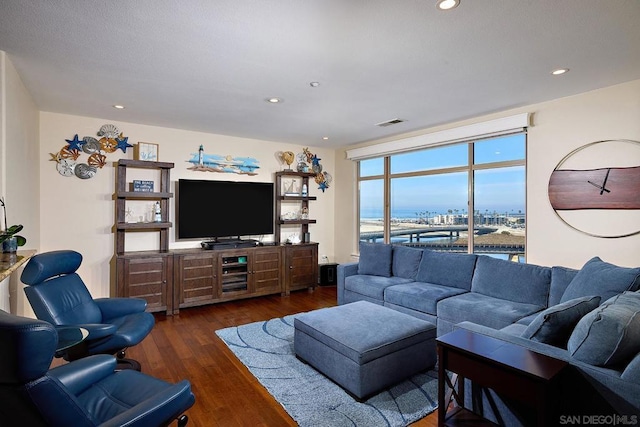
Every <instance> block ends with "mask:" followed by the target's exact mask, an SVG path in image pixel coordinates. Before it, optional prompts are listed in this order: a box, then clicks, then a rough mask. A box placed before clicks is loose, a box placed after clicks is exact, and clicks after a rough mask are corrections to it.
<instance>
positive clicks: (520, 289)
mask: <svg viewBox="0 0 640 427" xmlns="http://www.w3.org/2000/svg"><path fill="white" fill-rule="evenodd" d="M550 283H551V268H549V267H541V266H539V265H534V264H519V263H517V262H513V261H505V260H502V259H496V258H491V257H489V256H486V255H480V256H478V261H477V262H476V269H475V273H474V274H473V280H472V282H471V291H472V292H477V293H480V294H483V295H487V296H490V297H495V298H499V299H503V300H509V301H513V302H520V303H524V304H533V305H536V306H540V307H542V308H545V307H547V301H548V299H549V287H550Z"/></svg>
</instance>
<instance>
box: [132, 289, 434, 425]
mask: <svg viewBox="0 0 640 427" xmlns="http://www.w3.org/2000/svg"><path fill="white" fill-rule="evenodd" d="M333 305H336V288H335V286H327V287H316V289H315V290H314V291H297V292H292V293H291V295H290V296H288V297H281V296H279V295H275V296H268V297H261V298H254V299H247V300H241V301H234V302H228V303H223V304H214V305H209V306H203V307H195V308H189V309H183V310H180V314H179V315H175V316H165V315H159V314H156V325H155V327H154V329H153V331H152V332H151V334H150V335H149V336H148V337H147V338H145V340H144V341H143V342H142V343H141V344H139V345H137V346H135V347H133V348H130V349H129V350H128V351H127V357H131V358H133V359H136V360H138V361H139V362H140V363H141V364H142V372H144V373H147V374H149V375H152V376H154V377H158V378H161V379H164V380H166V381H169V382H176V381H179V380H181V379H188V380H189V381H190V382H191V386H192V390H193V392H194V394H195V396H196V403H195V405H194V406H193V407H192V408H191V409H189V410H188V411H187V415H188V416H189V424H188V426H190V427H202V426H225V427H226V426H295V425H296V423H295V422H294V421H293V419H292V418H291V417H290V416H289V415H288V414H287V413H286V412H285V410H284V409H283V408H282V407H281V406H280V404H279V403H278V402H276V401H275V400H274V399H273V398H272V397H271V395H270V394H269V393H268V392H267V391H266V390H265V389H264V388H263V387H262V386H261V385H260V383H259V382H258V381H257V380H256V379H255V377H253V375H251V374H250V373H249V371H248V370H247V369H246V368H245V367H244V365H242V364H241V363H240V362H239V361H238V359H237V358H236V357H235V356H234V355H233V353H232V352H231V351H230V350H229V349H228V348H227V346H226V345H225V344H224V343H223V342H222V341H221V340H220V339H219V338H218V336H217V335H216V334H215V333H214V331H215V330H217V329H221V328H226V327H228V326H237V325H241V324H244V323H250V322H256V321H259V320H268V319H272V318H275V317H282V316H285V315H288V314H294V313H299V312H304V311H310V310H314V309H317V308H322V307H330V306H333ZM437 418H438V417H437V413H435V412H434V413H433V414H431V415H429V416H428V417H426V418H424V419H422V420H420V421H418V422H417V423H415V424H413V426H420V427H425V426H435V425H437Z"/></svg>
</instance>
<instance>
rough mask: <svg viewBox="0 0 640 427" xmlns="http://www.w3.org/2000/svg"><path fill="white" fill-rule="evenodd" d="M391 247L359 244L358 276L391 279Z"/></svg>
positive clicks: (376, 244) (382, 244) (383, 244)
mask: <svg viewBox="0 0 640 427" xmlns="http://www.w3.org/2000/svg"><path fill="white" fill-rule="evenodd" d="M391 254H392V247H391V245H388V244H385V243H366V242H360V260H359V261H358V274H367V275H370V276H382V277H391Z"/></svg>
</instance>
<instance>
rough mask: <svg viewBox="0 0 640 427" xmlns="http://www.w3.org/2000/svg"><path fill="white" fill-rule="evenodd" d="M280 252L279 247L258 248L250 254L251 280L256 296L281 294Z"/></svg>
mask: <svg viewBox="0 0 640 427" xmlns="http://www.w3.org/2000/svg"><path fill="white" fill-rule="evenodd" d="M281 277H282V250H281V249H280V247H273V248H266V247H265V248H258V249H256V250H254V251H252V254H251V278H252V281H253V291H254V292H255V293H256V294H263V295H266V294H273V293H278V292H283V286H282V285H283V281H282V280H281Z"/></svg>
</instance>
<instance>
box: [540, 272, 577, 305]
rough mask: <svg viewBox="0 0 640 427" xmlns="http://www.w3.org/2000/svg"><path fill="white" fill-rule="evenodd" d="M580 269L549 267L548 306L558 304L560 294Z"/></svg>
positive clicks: (560, 297)
mask: <svg viewBox="0 0 640 427" xmlns="http://www.w3.org/2000/svg"><path fill="white" fill-rule="evenodd" d="M578 271H580V270H574V269H573V268H567V267H559V266H554V267H551V289H550V291H549V304H548V306H549V307H551V306H554V305H556V304H560V300H561V299H562V295H563V294H564V292H565V291H566V290H567V287H568V286H569V283H571V281H572V280H573V278H574V277H576V274H578Z"/></svg>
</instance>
